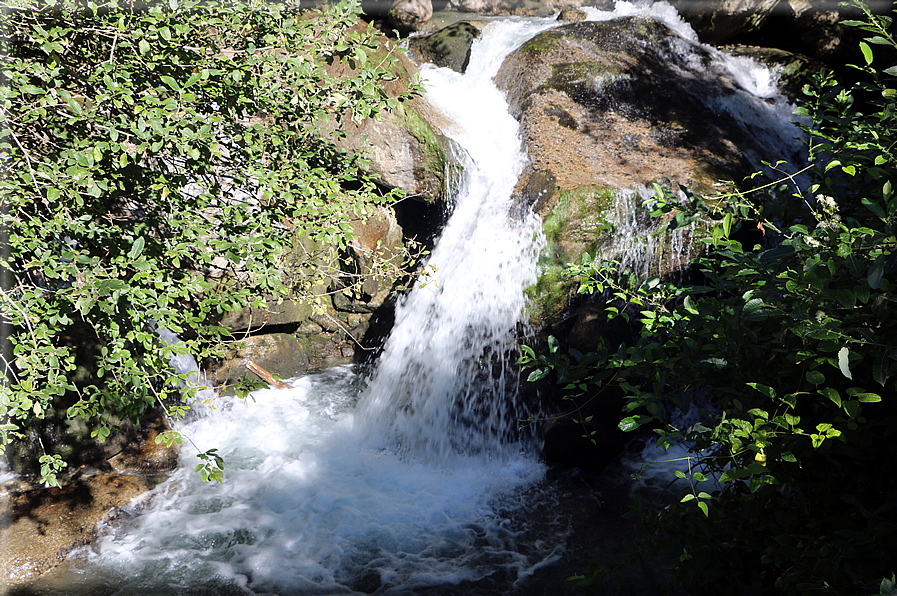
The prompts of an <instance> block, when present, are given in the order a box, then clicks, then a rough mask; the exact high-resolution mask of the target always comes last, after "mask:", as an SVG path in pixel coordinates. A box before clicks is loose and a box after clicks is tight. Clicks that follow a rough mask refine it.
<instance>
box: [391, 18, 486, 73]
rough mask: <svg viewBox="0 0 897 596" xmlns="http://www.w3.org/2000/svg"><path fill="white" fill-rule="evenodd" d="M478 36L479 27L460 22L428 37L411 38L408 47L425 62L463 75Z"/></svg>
mask: <svg viewBox="0 0 897 596" xmlns="http://www.w3.org/2000/svg"><path fill="white" fill-rule="evenodd" d="M479 36H480V28H479V27H477V26H476V25H475V24H473V23H468V22H463V21H462V22H460V23H455V24H453V25H449V26H448V27H445V28H443V29H440V30H439V31H436V32H435V33H431V34H429V35H421V36H417V37H412V38H410V39H409V40H408V46H409V50H410V51H411V52H414V53H415V54H417V55H418V56H420V58H421V59H422V60H423V61H425V62H430V63H432V64H435V65H436V66H442V67H445V68H451V69H452V70H454V71H455V72H460V73H463V72H465V71H466V70H467V64H468V63H469V62H470V48H471V46H472V45H473V41H474V40H475V39H477V38H478V37H479Z"/></svg>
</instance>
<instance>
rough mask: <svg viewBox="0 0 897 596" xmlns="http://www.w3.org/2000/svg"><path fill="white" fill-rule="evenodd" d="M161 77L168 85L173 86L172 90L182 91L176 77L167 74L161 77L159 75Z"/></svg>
mask: <svg viewBox="0 0 897 596" xmlns="http://www.w3.org/2000/svg"><path fill="white" fill-rule="evenodd" d="M159 79H160V80H161V81H162V82H163V83H165V84H166V85H168V86H169V87H170V88H171V90H172V91H180V90H181V86H180V85H178V82H177V81H175V80H174V78H172V77H170V76H167V75H162V76H161V77H159Z"/></svg>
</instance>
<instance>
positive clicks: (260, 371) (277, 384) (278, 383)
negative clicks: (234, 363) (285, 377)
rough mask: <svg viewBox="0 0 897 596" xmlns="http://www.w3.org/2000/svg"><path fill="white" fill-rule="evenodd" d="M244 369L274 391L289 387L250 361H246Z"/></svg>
mask: <svg viewBox="0 0 897 596" xmlns="http://www.w3.org/2000/svg"><path fill="white" fill-rule="evenodd" d="M246 368H248V369H249V370H251V371H252V372H254V373H255V374H257V375H258V376H259V377H261V378H262V379H264V380H265V382H266V383H268V384H269V385H271V386H272V387H274V388H275V389H289V388H290V386H289V385H287V384H286V383H284V382H283V381H281V380H279V379H277V378H275V376H274V375H272V374H271V373H269V372H268V371H266V370H265V369H264V368H262V367H261V366H259V365H258V364H256V363H255V362H253V361H252V360H247V361H246Z"/></svg>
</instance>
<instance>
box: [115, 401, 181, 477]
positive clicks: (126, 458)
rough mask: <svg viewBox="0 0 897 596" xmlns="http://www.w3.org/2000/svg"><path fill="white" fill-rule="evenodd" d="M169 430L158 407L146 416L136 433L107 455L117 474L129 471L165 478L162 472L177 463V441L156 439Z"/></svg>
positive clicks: (134, 473) (175, 466)
mask: <svg viewBox="0 0 897 596" xmlns="http://www.w3.org/2000/svg"><path fill="white" fill-rule="evenodd" d="M169 430H171V428H170V427H169V425H168V422H167V421H166V420H165V417H164V416H163V414H162V412H161V411H158V410H157V411H156V412H155V415H154V416H150V417H146V418H145V419H144V420H143V421H142V423H141V425H140V428H139V429H138V432H137V437H136V438H135V440H133V441H131V442H130V443H129V444H128V445H127V446H125V448H124V449H122V450H121V451H120V452H119V453H118V454H117V455H115V456H114V457H111V458H110V459H109V464H110V465H111V466H112V469H113V470H115V471H116V472H118V473H120V474H132V475H141V476H149V477H155V478H157V479H161V478H164V474H166V473H167V472H171V471H173V470H175V469H177V467H178V463H179V456H178V448H177V445H176V444H172V445H171V446H169V445H167V444H166V443H165V442H164V441H161V440H159V441H157V438H158V437H159V435H160V434H162V433H165V432H166V431H169Z"/></svg>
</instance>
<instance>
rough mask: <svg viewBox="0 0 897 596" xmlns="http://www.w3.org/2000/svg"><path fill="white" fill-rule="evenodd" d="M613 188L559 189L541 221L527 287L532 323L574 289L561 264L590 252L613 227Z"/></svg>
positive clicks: (555, 309) (559, 307)
mask: <svg viewBox="0 0 897 596" xmlns="http://www.w3.org/2000/svg"><path fill="white" fill-rule="evenodd" d="M616 196H617V191H616V189H614V188H608V187H594V186H581V187H579V188H576V189H574V190H562V191H561V192H560V193H559V194H558V198H557V202H556V203H555V204H554V206H553V207H552V208H551V210H550V212H549V213H548V214H547V215H545V217H544V219H543V221H542V232H543V233H544V234H545V239H546V242H547V244H546V246H545V249H544V250H543V251H542V254H541V256H540V259H539V278H538V280H537V281H536V284H535V285H534V286H532V287H531V288H529V289H528V290H527V294H528V296H529V298H530V302H531V314H530V318H531V320H532V321H533V322H534V323H537V322H541V321H543V320H546V319H552V318H554V317H556V316H557V315H558V314H560V313H561V312H562V311H563V309H564V308H565V307H566V306H567V303H568V301H569V299H570V297H571V296H572V295H573V294H574V293H575V292H576V290H577V287H576V286H577V283H576V280H572V279H569V278H567V277H566V276H565V275H564V274H563V270H564V268H565V267H566V266H567V265H569V264H571V263H576V262H579V261H580V259H581V258H582V255H583V254H584V253H589V254H592V255H594V254H595V253H596V252H597V251H598V250H600V248H601V244H602V240H603V239H605V238H607V237H609V235H610V234H612V232H613V230H614V225H613V223H612V219H611V217H610V213H611V210H613V209H614V208H615V207H614V205H615V201H616Z"/></svg>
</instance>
